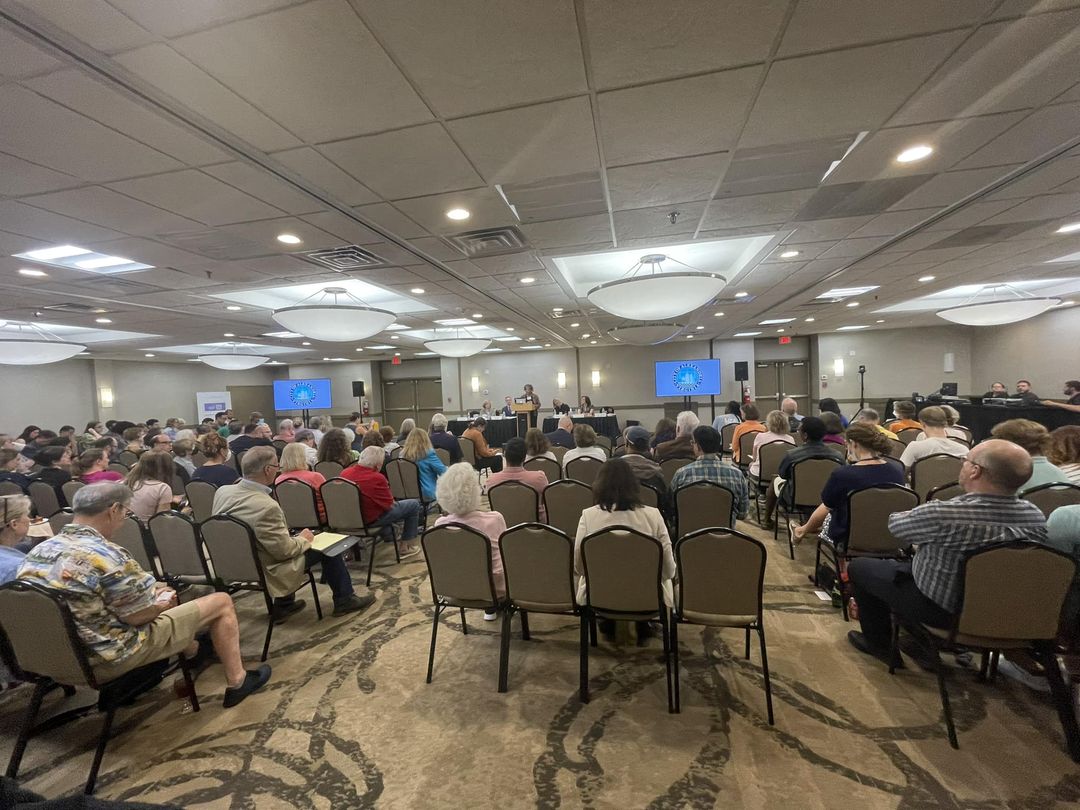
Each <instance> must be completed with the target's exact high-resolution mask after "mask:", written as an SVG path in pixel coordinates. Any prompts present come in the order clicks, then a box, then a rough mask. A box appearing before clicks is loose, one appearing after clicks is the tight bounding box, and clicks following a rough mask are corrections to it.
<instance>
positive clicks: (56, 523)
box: [49, 507, 75, 535]
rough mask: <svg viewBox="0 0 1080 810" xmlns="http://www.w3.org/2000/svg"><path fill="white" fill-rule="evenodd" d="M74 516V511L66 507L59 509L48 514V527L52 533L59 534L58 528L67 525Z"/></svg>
mask: <svg viewBox="0 0 1080 810" xmlns="http://www.w3.org/2000/svg"><path fill="white" fill-rule="evenodd" d="M74 518H75V513H74V512H72V511H71V509H70V507H69V508H68V509H61V510H60V511H59V512H53V514H51V515H50V516H49V529H50V530H51V531H52V533H53V534H54V535H55V534H60V530H61V529H63V528H64V527H65V526H67V525H68V524H69V523H71V521H72V520H73V519H74Z"/></svg>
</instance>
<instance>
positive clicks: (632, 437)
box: [620, 425, 668, 502]
mask: <svg viewBox="0 0 1080 810" xmlns="http://www.w3.org/2000/svg"><path fill="white" fill-rule="evenodd" d="M625 450H626V452H625V453H624V454H623V455H622V456H621V457H620V458H621V459H622V460H623V461H625V462H626V463H627V464H628V465H629V467H630V469H631V470H632V471H633V473H634V477H636V478H637V480H638V483H640V484H642V485H644V486H650V487H652V488H653V489H655V490H656V492H657V494H658V496H659V498H660V499H661V500H662V501H664V502H666V500H667V495H668V486H667V482H666V481H665V480H664V474H663V472H662V471H661V469H660V465H659V464H658V463H657V462H655V461H653V459H652V458H651V457H650V455H649V431H647V430H646V429H645V428H643V427H642V426H641V425H634V426H632V427H628V428H627V429H626V445H625Z"/></svg>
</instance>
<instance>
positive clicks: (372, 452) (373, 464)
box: [356, 444, 386, 470]
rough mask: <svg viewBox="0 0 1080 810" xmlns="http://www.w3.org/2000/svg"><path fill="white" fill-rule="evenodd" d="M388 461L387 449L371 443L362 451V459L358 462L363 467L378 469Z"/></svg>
mask: <svg viewBox="0 0 1080 810" xmlns="http://www.w3.org/2000/svg"><path fill="white" fill-rule="evenodd" d="M384 461H386V450H385V449H384V448H382V447H379V446H378V445H377V444H369V445H368V446H367V447H365V448H364V449H363V450H361V451H360V459H359V460H358V461H357V462H356V463H357V464H359V465H360V466H361V467H368V468H370V469H372V470H377V469H379V467H381V466H382V465H383V462H384Z"/></svg>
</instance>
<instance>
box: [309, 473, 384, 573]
mask: <svg viewBox="0 0 1080 810" xmlns="http://www.w3.org/2000/svg"><path fill="white" fill-rule="evenodd" d="M319 495H320V496H321V497H322V500H323V506H324V507H325V509H326V526H327V528H328V529H329V530H330V531H332V532H339V533H341V534H350V535H353V536H356V537H367V538H370V539H371V556H370V557H369V558H368V572H367V584H368V585H371V571H372V569H373V568H374V567H375V544H376V543H378V542H379V536H380V535H381V533H382V532H383V531H385V530H384V529H383V528H381V527H371V528H369V527H368V526H367V524H365V522H364V512H363V510H362V509H361V495H360V487H358V486H357V485H356V484H354V483H353V482H352V481H350V480H349V479H347V478H331V479H330V480H328V481H327V482H326V483H325V484H323V485H322V486H321V487H319ZM389 539H390V540H393V533H392V532H390V533H389ZM394 553H395V554H397V543H395V544H394ZM398 562H401V558H400V557H398Z"/></svg>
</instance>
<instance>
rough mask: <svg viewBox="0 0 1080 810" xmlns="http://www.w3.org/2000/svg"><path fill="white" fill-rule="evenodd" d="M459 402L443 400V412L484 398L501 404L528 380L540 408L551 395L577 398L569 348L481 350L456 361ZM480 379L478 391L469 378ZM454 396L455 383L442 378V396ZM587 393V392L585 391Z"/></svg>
mask: <svg viewBox="0 0 1080 810" xmlns="http://www.w3.org/2000/svg"><path fill="white" fill-rule="evenodd" d="M560 371H562V372H564V373H565V374H566V390H565V391H560V390H559V388H558V385H557V382H556V376H557V374H558V372H560ZM458 372H459V378H458V379H459V383H458V384H459V385H460V386H461V399H462V402H460V403H458V404H457V405H458V406H457V407H454V405H453V403H448V404H446V408H447V411H446V413H447V415H448V416H450V415H459V414H461V413H462V412H463V410H466V411H467V410H468V409H469V408H478V407H480V403H482V402H483V401H484V400H485V399H490V400H491V401H492V403H494V404H498V405H502V404H503V397H508V396H511V397H516V396H521V394H522V392H523V390H524V387H525V384H526V383H530V384H532V386H533V388H534V389H535V391H536V393H537V394H538V395H539V396H540V400H541V402H542V403H543V406H542V407H543V408H544V409H548V410H549V409H550V408H551V400H552V399H553V398H554V397H558V398H559V399H562V400H566V401H573V402H575V403H576V402H577V362H576V359H575V357H574V350H573V349H551V350H547V349H538V350H536V351H528V352H488V353H485V352H481V353H480V354H474V355H473V356H472V357H463V358H462V359H461V360H459V361H458ZM474 376H475V377H477V378H478V379H479V382H480V391H479V393H476V394H474V393H473V392H472V387H471V383H472V378H473V377H474ZM448 386H449V388H450V390H451V391H453V394H452V396H455V397H456V396H457V393H456V386H454V384H453V382H452V381H451V380H448V379H447V378H446V377H444V378H443V400H444V402H445V400H446V399H447V397H448V396H451V394H450V393H448V391H447V388H448ZM586 393H587V392H586Z"/></svg>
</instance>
